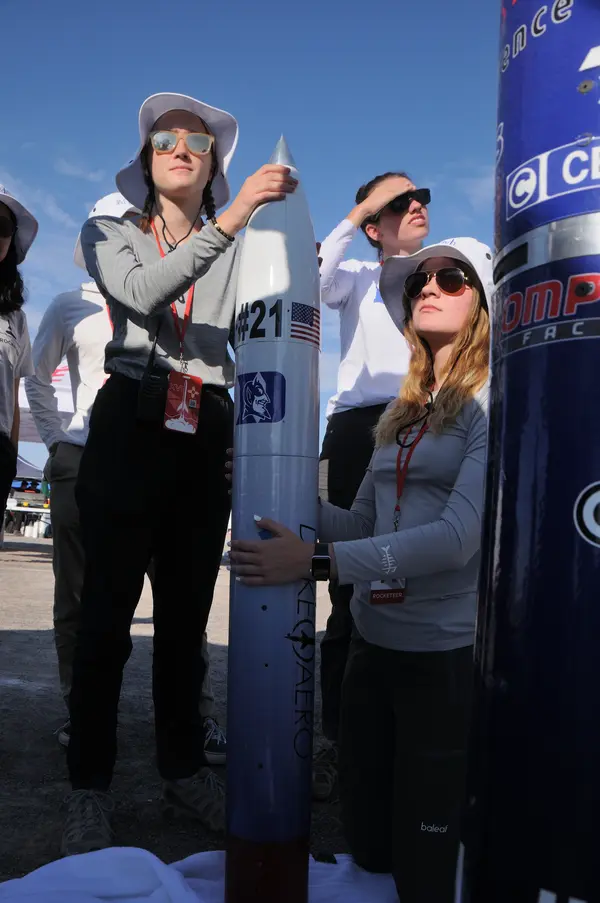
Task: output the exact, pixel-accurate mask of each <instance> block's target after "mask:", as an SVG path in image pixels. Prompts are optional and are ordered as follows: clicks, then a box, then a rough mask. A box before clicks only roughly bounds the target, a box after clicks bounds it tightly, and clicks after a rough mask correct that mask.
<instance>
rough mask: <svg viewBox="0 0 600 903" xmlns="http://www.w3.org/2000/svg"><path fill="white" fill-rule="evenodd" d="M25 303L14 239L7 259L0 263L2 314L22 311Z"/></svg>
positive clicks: (0, 303)
mask: <svg viewBox="0 0 600 903" xmlns="http://www.w3.org/2000/svg"><path fill="white" fill-rule="evenodd" d="M24 303H25V287H24V285H23V279H22V278H21V274H20V273H19V270H18V269H17V249H16V247H15V239H14V237H13V240H12V241H11V243H10V245H9V248H8V252H7V254H6V257H5V258H4V260H3V261H2V262H1V263H0V314H10V313H12V312H13V311H14V310H20V309H21V308H22V307H23V304H24Z"/></svg>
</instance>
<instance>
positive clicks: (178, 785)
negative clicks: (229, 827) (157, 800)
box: [162, 768, 225, 834]
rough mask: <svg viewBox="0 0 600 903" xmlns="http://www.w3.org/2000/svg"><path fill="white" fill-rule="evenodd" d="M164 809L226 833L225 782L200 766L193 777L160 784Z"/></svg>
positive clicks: (208, 769)
mask: <svg viewBox="0 0 600 903" xmlns="http://www.w3.org/2000/svg"><path fill="white" fill-rule="evenodd" d="M162 803H163V808H164V810H165V812H170V813H175V814H179V815H189V816H190V817H191V818H196V819H198V821H201V822H202V824H203V825H204V826H205V828H208V829H209V831H215V832H218V833H220V834H222V833H224V832H225V785H224V784H223V781H222V780H221V778H218V777H217V775H216V774H215V773H214V771H211V770H210V768H201V769H200V771H199V772H198V774H197V775H195V776H194V777H192V778H180V779H179V780H178V781H165V782H164V783H163V793H162Z"/></svg>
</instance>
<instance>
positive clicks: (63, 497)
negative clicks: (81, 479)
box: [25, 191, 227, 764]
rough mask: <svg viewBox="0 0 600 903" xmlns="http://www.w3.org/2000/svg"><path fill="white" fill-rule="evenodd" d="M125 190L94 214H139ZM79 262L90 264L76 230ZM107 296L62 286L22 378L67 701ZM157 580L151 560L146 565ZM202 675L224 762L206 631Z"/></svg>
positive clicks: (65, 737) (88, 286) (211, 756)
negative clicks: (58, 388)
mask: <svg viewBox="0 0 600 903" xmlns="http://www.w3.org/2000/svg"><path fill="white" fill-rule="evenodd" d="M140 212H141V211H140V210H138V209H137V208H136V207H135V206H134V205H133V204H131V203H130V202H129V201H128V200H127V199H126V198H124V197H123V195H122V194H120V192H118V191H117V192H112V193H111V194H108V195H105V196H104V197H102V198H100V199H99V200H98V201H96V203H95V204H94V206H93V208H92V210H91V211H90V216H89V218H90V219H93V218H95V217H100V216H102V217H105V216H108V217H113V218H116V219H120V218H125V217H129V218H135V217H136V216H138V215H139V214H140ZM73 258H74V262H75V264H76V265H77V266H78V267H81V268H82V269H83V270H85V261H84V259H83V251H82V249H81V235H79V236H78V238H77V241H76V244H75V251H74V255H73ZM112 334H113V331H112V323H111V321H110V315H109V313H108V310H107V306H106V300H105V298H104V297H103V296H102V294H101V292H100V290H99V289H98V286H97V285H96V283H95V282H93V281H91V280H89V279H88V280H87V281H86V282H84V283H83V284H82V285H81V286H80V287H79V288H78V289H75V290H74V291H70V292H62V293H61V294H60V295H57V296H56V297H55V298H54V299H53V301H52V302H51V304H50V305H49V306H48V307H47V308H46V311H45V312H44V316H43V317H42V321H41V323H40V325H39V327H38V331H37V335H36V337H35V341H34V342H33V345H32V357H33V363H34V367H35V375H34V376H30V377H28V378H27V379H26V380H25V391H26V393H27V399H28V401H29V407H30V410H31V413H32V416H33V419H34V421H35V425H36V427H37V430H38V432H39V434H40V436H41V438H42V441H43V442H44V443H45V444H46V446H47V448H48V451H49V455H50V456H49V458H48V461H47V463H46V467H45V470H44V474H45V477H46V479H47V480H48V482H49V483H50V484H51V486H52V498H51V508H52V538H53V568H54V577H55V582H54V607H53V620H54V640H55V645H56V655H57V659H58V672H59V678H60V685H61V691H62V695H63V698H64V700H65V702H66V705H67V710H68V708H69V696H70V693H71V674H72V669H73V653H74V650H75V641H76V637H77V631H78V627H79V610H80V599H81V588H82V584H83V570H84V560H85V556H84V551H83V542H82V537H81V527H80V524H79V511H78V508H77V504H76V501H75V484H76V480H77V474H78V472H79V464H80V462H81V457H82V455H83V449H84V446H85V443H86V440H87V435H88V431H89V421H90V413H91V410H92V407H93V404H94V401H95V398H96V394H97V392H98V391H99V390H100V389H101V388H102V386H103V384H104V382H105V381H106V374H105V372H104V349H105V348H106V345H107V344H108V342H109V341H110V340H111V338H112ZM65 359H66V361H67V364H68V369H69V376H70V381H71V385H72V386H73V390H74V394H75V413H74V414H73V415H72V417H71V418H70V420H69V422H68V423H67V424H64V423H63V421H62V419H61V415H60V413H59V411H58V405H57V400H56V392H55V388H54V385H53V375H54V372H55V370H56V368H57V367H58V366H59V364H60V362H61V361H62V360H65ZM148 576H149V578H150V580H151V581H152V577H153V573H152V567H150V568H149V570H148ZM202 656H203V658H204V661H205V677H204V682H203V684H202V689H201V693H200V712H201V715H202V720H203V724H204V734H205V745H204V749H205V753H206V757H207V761H208V762H210V763H213V764H224V762H225V757H226V748H227V741H226V738H225V734H224V732H223V730H222V729H221V728H220V726H219V724H218V722H217V720H216V718H215V700H214V696H213V692H212V684H211V679H210V668H209V655H208V644H207V640H206V633H205V634H204V637H203V642H202ZM70 733H71V722H70V721H67V722H66V723H65V724H64V725H63V726H62V727H60V728H59V729H58V730H57V731H56V736H57V738H58V742H59V743H60V744H61V746H68V745H69V740H70Z"/></svg>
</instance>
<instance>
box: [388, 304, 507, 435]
mask: <svg viewBox="0 0 600 903" xmlns="http://www.w3.org/2000/svg"><path fill="white" fill-rule="evenodd" d="M472 291H473V304H472V306H471V310H470V313H469V318H468V320H467V322H466V323H465V325H464V326H463V328H462V329H461V331H460V332H459V333H458V334H457V336H456V338H455V339H454V343H453V347H452V353H451V355H450V357H449V360H448V365H447V367H446V370H445V379H444V380H443V385H442V387H441V389H440V390H439V393H438V395H437V398H436V399H435V403H434V404H433V406H432V408H431V410H430V412H429V416H428V423H429V429H430V430H431V432H433V433H441V432H442V430H443V429H444V427H445V426H446V425H447V424H449V423H452V422H453V421H454V420H455V419H456V417H457V416H458V414H459V413H460V411H461V410H462V408H463V406H464V405H465V404H466V402H467V401H469V399H471V398H472V397H473V396H474V395H475V394H476V392H478V390H479V389H480V388H481V387H482V386H483V385H484V383H485V382H486V381H487V378H488V372H489V360H490V320H489V316H488V312H487V310H486V308H485V306H484V305H483V304H482V296H481V293H480V290H479V289H477V288H475V287H473V290H472ZM405 303H406V301H405ZM405 309H406V307H405ZM404 324H405V325H404V338H405V339H406V341H407V342H408V344H409V345H410V346H411V348H412V349H413V350H412V354H411V358H410V364H409V367H408V374H407V375H406V378H405V380H404V382H403V383H402V388H401V390H400V395H399V396H398V398H397V399H396V401H395V402H394V404H393V405H392V406H391V407H390V408H388V410H387V411H385V413H384V414H383V415H382V416H381V419H380V421H379V423H378V424H377V427H376V429H375V444H376V445H377V446H381V445H390V444H391V443H392V442H395V441H396V437H397V435H398V432H399V431H400V430H402V429H404V428H406V427H407V426H408V425H409V424H411V423H415V421H418V420H419V418H422V421H423V422H425V418H426V417H427V414H428V410H429V409H428V408H427V407H426V406H427V405H428V403H429V402H430V401H431V391H432V388H433V386H434V383H435V377H434V373H433V355H432V353H431V349H430V348H429V345H428V344H427V342H426V341H425V339H423V338H421V337H420V336H419V335H418V334H417V332H416V330H415V327H414V323H413V319H412V317H411V316H410V314H409V313H407V314H406V317H405V320H404Z"/></svg>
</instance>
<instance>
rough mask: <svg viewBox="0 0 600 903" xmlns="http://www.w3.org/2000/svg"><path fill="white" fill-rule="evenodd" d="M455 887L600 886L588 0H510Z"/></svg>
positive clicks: (599, 594)
mask: <svg viewBox="0 0 600 903" xmlns="http://www.w3.org/2000/svg"><path fill="white" fill-rule="evenodd" d="M503 6H504V8H503V10H502V53H501V72H500V103H499V124H498V135H497V141H498V144H497V171H496V250H497V252H498V253H497V257H496V261H495V273H494V279H495V283H496V303H495V308H494V309H495V314H494V320H495V322H494V324H493V343H492V387H491V406H490V434H489V435H490V445H489V451H488V476H487V486H486V514H485V521H484V522H485V527H484V542H485V545H486V548H484V554H483V555H482V574H481V583H480V601H479V615H478V626H477V642H476V673H477V688H476V689H477V692H476V702H475V712H474V723H473V731H472V748H471V756H470V763H469V776H468V787H467V807H466V817H465V832H464V842H465V856H464V860H465V865H464V873H463V876H462V877H463V881H462V885H463V887H462V896H461V899H462V901H463V903H567V901H570V903H577V901H585V903H597V901H600V865H599V864H598V853H597V847H598V843H597V840H598V811H600V516H599V515H600V428H599V427H598V411H599V410H600V4H599V3H598V0H549V2H548V3H545V4H542V3H540V2H539V0H516V2H515V0H513V2H512V3H511V2H510V0H504V4H503Z"/></svg>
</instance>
